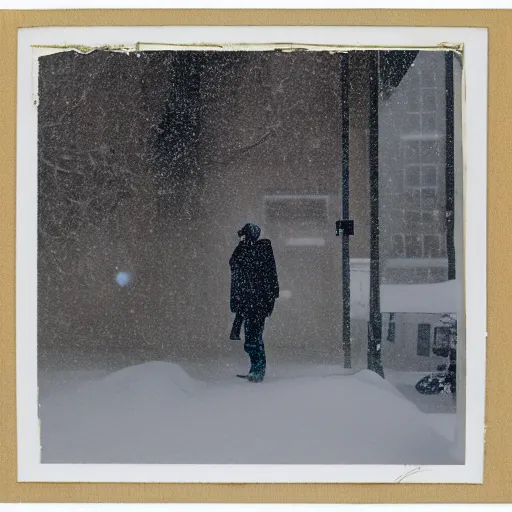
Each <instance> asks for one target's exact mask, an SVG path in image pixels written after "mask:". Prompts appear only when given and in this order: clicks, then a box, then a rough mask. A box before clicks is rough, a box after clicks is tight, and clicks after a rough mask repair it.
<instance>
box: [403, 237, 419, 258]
mask: <svg viewBox="0 0 512 512" xmlns="http://www.w3.org/2000/svg"><path fill="white" fill-rule="evenodd" d="M421 242H422V240H421V237H419V236H417V235H411V236H406V237H405V255H406V256H407V258H421V257H422V253H423V251H422V247H421V245H422V244H421Z"/></svg>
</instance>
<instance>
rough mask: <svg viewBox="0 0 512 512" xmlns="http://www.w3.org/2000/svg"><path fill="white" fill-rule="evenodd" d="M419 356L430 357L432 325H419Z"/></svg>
mask: <svg viewBox="0 0 512 512" xmlns="http://www.w3.org/2000/svg"><path fill="white" fill-rule="evenodd" d="M417 354H418V355H419V356H427V357H428V356H429V355H430V324H418V347H417Z"/></svg>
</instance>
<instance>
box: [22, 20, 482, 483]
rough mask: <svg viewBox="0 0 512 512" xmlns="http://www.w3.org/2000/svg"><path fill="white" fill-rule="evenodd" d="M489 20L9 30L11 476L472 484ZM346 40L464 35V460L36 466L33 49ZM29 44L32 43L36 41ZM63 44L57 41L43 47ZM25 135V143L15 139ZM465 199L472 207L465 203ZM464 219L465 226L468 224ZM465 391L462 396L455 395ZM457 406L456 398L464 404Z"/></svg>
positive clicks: (478, 473)
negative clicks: (12, 113) (14, 449)
mask: <svg viewBox="0 0 512 512" xmlns="http://www.w3.org/2000/svg"><path fill="white" fill-rule="evenodd" d="M487 39H488V38H487V29H484V28H451V27H354V26H352V27H341V26H304V27H298V26H297V27H295V26H249V27H246V26H244V27H242V26H208V27H206V26H174V27H139V26H134V27H42V28H24V29H20V30H19V32H18V100H17V102H18V103H17V106H18V113H17V115H18V118H17V140H18V144H17V181H16V186H17V196H16V378H17V432H18V481H19V482H162V483H164V482H165V483H171V482H172V483H192V482H196V483H246V482H251V483H252V482H255V483H363V482H364V483H394V482H407V483H482V482H483V468H484V462H483V455H484V430H485V429H484V406H485V352H486V247H487V242H486V218H487V197H486V195H487V61H488V55H487V44H488V43H487ZM142 41H146V42H149V41H152V42H155V43H160V44H163V45H166V44H182V45H187V44H206V43H208V44H236V43H244V44H268V43H278V42H284V41H286V42H290V41H294V42H298V43H301V44H311V45H323V46H328V45H334V46H348V47H366V48H368V47H395V48H420V47H436V46H438V45H440V44H453V45H463V59H464V71H463V77H464V79H463V81H464V85H463V96H464V97H465V106H464V109H463V123H464V125H463V126H464V128H463V140H464V148H463V153H464V158H463V160H464V163H463V167H464V173H463V174H464V218H463V228H464V235H463V237H464V246H465V252H464V267H465V276H470V277H471V278H470V279H468V278H466V279H465V306H466V307H465V326H464V327H465V331H466V388H465V397H467V398H469V400H467V403H466V407H465V417H464V418H462V420H463V421H465V425H466V428H465V439H463V440H462V443H463V444H462V445H461V448H462V449H465V464H463V465H447V466H446V465H442V466H441V465H439V466H436V465H433V466H407V465H406V466H404V465H273V464H272V465H270V464H269V465H261V464H258V465H238V464H237V465H194V464H188V465H184V464H154V465H153V464H43V463H41V462H40V437H39V419H38V385H37V73H36V72H35V71H36V69H37V56H38V55H42V54H44V53H45V52H46V53H47V52H48V51H49V50H48V49H47V48H46V49H42V48H41V47H50V46H53V47H55V46H66V45H80V46H82V45H87V46H91V47H97V46H106V45H120V44H121V45H123V46H127V47H135V46H136V45H137V44H138V43H139V42H142ZM35 46H38V47H39V49H36V48H34V47H35ZM53 51H62V50H53ZM21 140H23V141H24V142H23V144H21V143H20V141H21ZM467 205H471V206H470V208H467V207H466V206H467ZM468 226H469V227H470V229H468ZM463 401H465V400H464V399H463ZM462 409H464V408H462Z"/></svg>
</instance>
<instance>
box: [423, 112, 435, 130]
mask: <svg viewBox="0 0 512 512" xmlns="http://www.w3.org/2000/svg"><path fill="white" fill-rule="evenodd" d="M421 131H422V133H434V132H435V131H436V115H435V114H421Z"/></svg>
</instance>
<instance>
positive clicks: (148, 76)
mask: <svg viewBox="0 0 512 512" xmlns="http://www.w3.org/2000/svg"><path fill="white" fill-rule="evenodd" d="M461 77H462V66H461V58H460V55H459V54H458V53H457V52H455V51H452V50H436V51H433V50H419V51H412V50H409V51H404V50H394V51H391V50H386V51H375V50H366V51H363V50H358V51H348V52H347V51H345V52H342V51H322V50H318V51H308V50H296V51H288V52H285V51H276V50H272V49H269V50H268V51H250V50H247V49H244V50H243V51H242V50H239V51H238V50H237V51H235V50H232V51H213V50H195V51H194V50H184V51H178V50H168V51H141V52H124V53H123V52H116V51H107V50H97V51H93V52H90V53H87V54H83V53H80V52H77V51H62V52H57V53H54V54H51V55H47V56H44V57H40V58H39V68H38V77H37V78H38V90H39V95H38V101H39V103H38V385H39V405H40V407H39V417H40V420H41V461H42V462H43V463H76V464H80V463H97V464H102V463H131V464H138V463H140V464H418V465H426V464H428V465H432V464H436V465H437V464H443V465H446V464H463V463H464V451H463V450H462V452H461V450H460V449H459V448H458V447H460V446H461V443H460V439H461V438H462V439H463V437H464V421H463V420H462V421H461V418H463V417H464V416H463V415H464V404H463V403H462V401H463V399H464V393H465V376H464V374H463V373H462V371H461V372H457V366H458V365H457V362H458V361H459V360H460V359H461V357H463V356H462V355H461V354H462V352H463V347H464V343H465V340H464V338H463V336H462V333H459V336H458V333H457V320H458V319H459V322H462V318H461V317H460V315H461V314H462V312H463V306H462V299H461V297H462V296H463V295H462V283H463V276H462V275H461V269H462V268H463V267H462V260H463V253H462V247H463V244H462V230H461V225H462V219H461V218H460V217H461V213H460V212H462V177H461V175H462V156H461V155H462V136H461V133H462V121H461V119H462V117H461V116H462V114H461V113H462V105H461V103H462V100H461V87H462V86H461V81H462V78H461ZM457 349H459V352H458V351H457ZM462 445H463V443H462Z"/></svg>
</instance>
